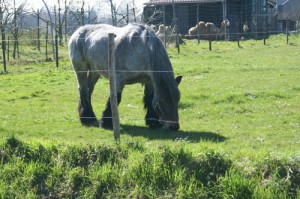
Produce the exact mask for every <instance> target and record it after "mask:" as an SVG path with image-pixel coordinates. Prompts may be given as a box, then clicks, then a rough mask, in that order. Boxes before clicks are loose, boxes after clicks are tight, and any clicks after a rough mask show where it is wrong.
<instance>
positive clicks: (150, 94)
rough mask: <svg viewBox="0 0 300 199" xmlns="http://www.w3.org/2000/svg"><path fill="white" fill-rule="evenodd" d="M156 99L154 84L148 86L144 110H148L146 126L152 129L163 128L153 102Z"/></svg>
mask: <svg viewBox="0 0 300 199" xmlns="http://www.w3.org/2000/svg"><path fill="white" fill-rule="evenodd" d="M153 98H154V90H153V86H152V84H146V85H145V90H144V98H143V101H144V108H145V109H146V110H147V113H146V116H145V122H146V125H147V126H149V127H150V128H152V129H155V128H159V127H162V124H161V123H160V122H159V117H158V115H157V113H156V112H155V110H154V108H153V106H152V101H153Z"/></svg>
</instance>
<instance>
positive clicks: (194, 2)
mask: <svg viewBox="0 0 300 199" xmlns="http://www.w3.org/2000/svg"><path fill="white" fill-rule="evenodd" d="M275 6H276V2H275V0H150V1H148V2H147V3H145V7H144V22H145V23H147V24H154V25H158V24H161V23H164V24H166V25H171V26H175V25H176V27H177V30H178V32H179V33H180V34H183V35H184V34H187V32H188V30H189V28H190V27H192V26H195V25H196V24H197V22H198V21H204V22H212V23H214V24H215V25H217V26H218V27H220V25H221V22H222V21H223V20H224V19H228V20H229V22H230V26H229V28H228V30H227V31H228V38H229V39H235V38H236V35H237V33H242V31H243V25H244V24H246V25H247V26H248V27H249V32H248V33H247V34H250V36H252V37H256V38H258V37H264V36H265V32H268V31H274V30H275V29H276V26H277V25H276V20H275Z"/></svg>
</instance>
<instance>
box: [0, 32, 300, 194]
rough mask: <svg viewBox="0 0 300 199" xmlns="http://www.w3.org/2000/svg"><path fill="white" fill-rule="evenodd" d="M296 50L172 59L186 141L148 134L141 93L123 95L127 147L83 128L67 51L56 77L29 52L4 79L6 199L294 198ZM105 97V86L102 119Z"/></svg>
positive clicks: (191, 44)
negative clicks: (75, 198)
mask: <svg viewBox="0 0 300 199" xmlns="http://www.w3.org/2000/svg"><path fill="white" fill-rule="evenodd" d="M290 42H291V43H290V44H289V45H287V44H286V43H285V36H284V35H277V36H272V37H270V38H269V39H268V40H267V45H266V46H264V45H263V41H255V40H249V41H241V43H240V44H241V48H240V47H238V46H237V43H235V42H213V44H212V46H213V51H209V50H208V43H207V42H205V41H201V42H200V44H197V42H196V41H186V43H187V45H182V46H181V49H180V51H181V52H180V54H178V53H177V50H176V49H168V51H169V56H170V58H171V62H172V64H173V68H174V71H175V74H176V75H183V80H182V82H181V84H180V86H179V88H180V90H181V102H180V104H179V115H180V125H181V128H180V131H178V132H166V131H164V130H163V129H158V130H151V129H148V128H146V127H145V124H144V120H143V118H144V115H145V111H144V110H143V104H142V97H143V88H142V87H141V86H140V85H132V86H127V87H126V88H125V90H124V93H123V98H122V102H121V104H120V107H119V112H120V117H121V144H120V146H116V145H115V143H114V139H113V133H112V132H111V131H108V130H103V129H99V128H87V127H83V126H81V125H80V123H79V120H78V118H77V117H78V115H77V110H76V109H77V103H78V91H77V83H76V78H75V75H74V72H73V71H72V68H71V66H70V63H69V60H68V57H67V50H66V47H62V48H61V49H60V52H61V55H60V58H61V59H60V67H59V68H58V69H57V68H56V67H55V63H53V62H43V60H44V55H43V54H41V53H38V52H37V51H36V50H34V49H32V47H24V50H23V51H22V54H21V55H22V56H21V58H20V59H18V60H10V62H9V65H8V68H7V70H8V74H0V96H1V98H0V106H1V108H0V134H1V137H0V143H1V144H0V198H5V197H7V198H11V197H15V198H24V197H28V198H35V197H50V196H53V197H54V198H70V197H72V196H74V197H79V198H80V197H82V198H87V197H95V198H97V197H98V198H100V197H103V198H122V197H123V198H124V197H125V198H126V197H133V198H159V197H161V198H174V197H177V198H207V197H209V198H297V197H299V184H300V177H299V176H300V174H299V172H300V162H299V156H300V147H299V146H300V139H299V129H300V122H299V121H300V103H299V102H300V101H299V99H300V79H299V78H300V70H299V58H298V55H299V50H300V37H297V36H293V37H291V38H290ZM30 50H31V51H32V53H30V52H31V51H30ZM28 60H29V61H28ZM108 92H109V90H108V81H107V80H102V81H100V82H98V84H97V86H96V90H95V92H94V96H93V105H94V110H95V113H96V115H97V116H98V117H100V116H101V114H102V111H103V110H104V106H105V103H106V100H107V98H108V94H109V93H108ZM100 160H101V161H100Z"/></svg>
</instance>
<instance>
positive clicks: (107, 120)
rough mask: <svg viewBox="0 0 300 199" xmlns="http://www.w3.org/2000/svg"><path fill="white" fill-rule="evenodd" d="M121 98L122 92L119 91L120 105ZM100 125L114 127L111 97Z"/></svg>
mask: <svg viewBox="0 0 300 199" xmlns="http://www.w3.org/2000/svg"><path fill="white" fill-rule="evenodd" d="M121 98H122V92H118V93H117V101H118V105H119V104H120V102H121ZM99 126H100V128H105V129H112V128H113V122H112V112H111V103H110V98H108V101H107V103H106V109H105V110H104V112H103V114H102V119H101V120H100V124H99Z"/></svg>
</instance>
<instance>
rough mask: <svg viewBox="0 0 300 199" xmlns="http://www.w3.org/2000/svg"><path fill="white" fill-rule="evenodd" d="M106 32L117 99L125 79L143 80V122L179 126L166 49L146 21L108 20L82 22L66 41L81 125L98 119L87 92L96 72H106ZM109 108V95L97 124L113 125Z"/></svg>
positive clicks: (175, 85)
mask: <svg viewBox="0 0 300 199" xmlns="http://www.w3.org/2000/svg"><path fill="white" fill-rule="evenodd" d="M108 33H114V34H115V35H116V37H115V46H114V49H113V50H114V52H115V68H116V83H117V85H116V87H117V99H118V103H120V101H121V95H122V90H123V88H124V86H125V85H126V84H133V83H141V84H143V85H144V86H145V90H144V108H145V109H146V110H147V114H146V116H145V120H146V125H147V126H149V127H150V128H157V127H161V126H163V127H164V128H165V129H168V130H178V129H179V117H178V103H179V100H180V92H179V90H178V84H179V83H180V81H181V76H179V77H177V78H176V79H175V77H174V73H173V69H172V66H171V62H170V60H169V58H168V55H167V52H166V50H165V48H164V46H163V44H162V42H161V41H160V40H159V38H157V37H156V35H155V33H154V32H153V31H152V30H151V29H150V28H149V27H148V26H144V25H139V24H129V25H127V26H125V27H122V28H118V27H113V26H110V25H107V24H98V25H86V26H83V27H81V28H79V29H78V30H77V31H75V32H74V34H73V35H72V37H71V38H70V42H69V53H70V59H71V62H72V65H73V67H74V70H75V72H76V75H77V80H78V87H79V95H80V100H79V106H78V112H79V117H80V121H81V123H82V124H83V125H87V126H90V125H98V122H97V119H96V116H95V114H94V111H93V108H92V103H91V95H92V93H93V90H94V87H95V84H96V82H97V81H98V79H99V78H100V77H106V78H107V77H108V71H107V67H108ZM111 117H112V113H111V106H110V101H109V100H108V102H107V106H106V109H105V111H104V112H103V115H102V119H101V120H100V127H103V128H112V118H111Z"/></svg>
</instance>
